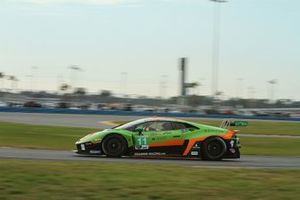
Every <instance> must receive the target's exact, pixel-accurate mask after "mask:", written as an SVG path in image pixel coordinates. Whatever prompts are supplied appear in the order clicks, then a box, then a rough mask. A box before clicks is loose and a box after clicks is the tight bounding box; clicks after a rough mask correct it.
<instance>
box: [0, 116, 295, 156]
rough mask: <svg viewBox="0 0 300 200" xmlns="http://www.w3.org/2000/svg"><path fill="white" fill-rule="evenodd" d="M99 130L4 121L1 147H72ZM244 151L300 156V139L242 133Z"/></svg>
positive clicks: (246, 152)
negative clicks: (252, 136)
mask: <svg viewBox="0 0 300 200" xmlns="http://www.w3.org/2000/svg"><path fill="white" fill-rule="evenodd" d="M96 130H97V129H88V128H69V127H53V126H36V125H25V124H15V123H4V122H0V146H8V147H19V148H35V149H58V150H72V149H74V143H75V141H77V140H78V139H79V138H81V137H83V136H84V135H86V134H88V133H90V132H94V131H96ZM241 144H242V149H241V153H242V154H248V155H273V156H299V155H300V139H299V138H295V139H294V138H246V137H243V136H242V135H241Z"/></svg>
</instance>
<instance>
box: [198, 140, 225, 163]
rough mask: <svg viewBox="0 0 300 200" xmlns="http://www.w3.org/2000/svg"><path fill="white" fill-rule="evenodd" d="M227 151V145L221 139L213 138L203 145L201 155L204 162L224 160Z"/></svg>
mask: <svg viewBox="0 0 300 200" xmlns="http://www.w3.org/2000/svg"><path fill="white" fill-rule="evenodd" d="M226 151H227V146H226V143H225V142H224V140H223V139H221V138H219V137H211V138H208V139H206V140H205V141H204V142H203V143H202V148H201V155H202V159H203V160H222V158H223V156H224V154H225V153H226Z"/></svg>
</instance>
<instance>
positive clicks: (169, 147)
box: [149, 121, 185, 155]
mask: <svg viewBox="0 0 300 200" xmlns="http://www.w3.org/2000/svg"><path fill="white" fill-rule="evenodd" d="M150 139H151V142H150V148H149V151H151V152H156V153H157V154H162V155H181V153H182V151H183V146H184V144H185V141H184V140H183V139H182V131H181V130H178V129H174V127H173V125H172V122H169V121H158V122H156V131H155V132H152V133H151V135H150Z"/></svg>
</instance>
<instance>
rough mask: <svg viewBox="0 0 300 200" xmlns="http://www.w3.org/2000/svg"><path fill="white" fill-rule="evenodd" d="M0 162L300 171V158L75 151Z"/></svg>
mask: <svg viewBox="0 0 300 200" xmlns="http://www.w3.org/2000/svg"><path fill="white" fill-rule="evenodd" d="M0 159H30V160H57V161H70V160H73V161H81V162H83V161H93V162H100V163H101V162H102V163H104V162H105V163H107V162H111V163H131V164H175V165H183V166H190V167H199V168H203V167H207V168H271V169H282V168H285V169H286V168H287V169H288V168H290V169H299V168H300V157H270V156H242V158H241V159H237V160H233V159H232V160H224V161H214V162H212V161H202V160H194V159H193V160H191V159H183V158H163V159H162V158H161V159H158V158H133V157H132V158H129V157H124V158H106V157H104V156H83V155H77V154H75V153H73V152H71V151H54V150H33V149H15V148H0Z"/></svg>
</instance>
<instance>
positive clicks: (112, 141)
mask: <svg viewBox="0 0 300 200" xmlns="http://www.w3.org/2000/svg"><path fill="white" fill-rule="evenodd" d="M102 150H103V152H104V154H105V155H106V156H108V157H120V156H122V155H124V154H125V153H126V152H127V142H126V140H125V138H124V137H122V136H121V135H109V136H107V137H106V138H104V140H103V142H102Z"/></svg>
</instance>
